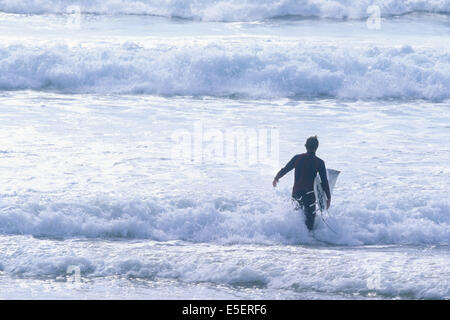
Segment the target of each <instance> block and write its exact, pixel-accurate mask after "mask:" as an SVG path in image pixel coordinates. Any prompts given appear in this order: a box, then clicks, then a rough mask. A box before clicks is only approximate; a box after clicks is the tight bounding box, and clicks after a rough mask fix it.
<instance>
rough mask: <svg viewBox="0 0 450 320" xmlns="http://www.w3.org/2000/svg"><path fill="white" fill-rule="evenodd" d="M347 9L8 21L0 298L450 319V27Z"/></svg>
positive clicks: (0, 76)
mask: <svg viewBox="0 0 450 320" xmlns="http://www.w3.org/2000/svg"><path fill="white" fill-rule="evenodd" d="M350 2H351V1H350ZM350 2H349V1H336V2H333V5H332V6H329V4H326V3H325V2H321V1H309V2H308V4H309V5H310V6H306V4H304V6H303V7H302V6H301V5H298V4H296V3H295V2H291V1H282V3H284V6H279V7H271V6H275V4H273V3H271V2H267V3H266V6H265V7H262V6H261V7H258V6H257V5H255V4H254V2H252V1H239V3H238V2H235V1H231V0H230V1H228V2H224V1H219V2H218V4H217V3H212V2H211V3H209V2H208V1H204V2H202V6H199V7H196V6H194V5H190V6H185V7H183V6H182V5H181V2H176V1H174V2H169V3H168V4H167V5H166V7H164V6H162V7H161V6H160V5H159V6H158V5H153V4H155V2H153V1H148V2H146V3H145V5H143V4H142V3H141V4H136V3H137V2H133V1H129V2H125V1H124V2H115V4H114V6H112V5H111V4H110V5H107V4H105V5H103V6H101V5H98V6H92V7H89V8H85V9H86V10H84V11H82V12H85V11H86V12H87V13H86V14H84V13H83V14H82V15H81V20H80V24H79V25H77V24H75V25H74V24H73V21H72V20H70V19H72V18H73V16H71V15H69V16H68V15H67V14H65V12H66V10H65V9H66V6H64V2H58V3H52V2H51V1H50V2H42V3H41V2H39V1H35V2H33V5H28V6H26V5H22V4H21V3H19V2H15V1H8V2H7V4H5V3H2V4H0V10H1V11H2V12H3V13H1V14H0V39H1V40H2V41H1V44H0V101H1V103H0V141H1V143H0V177H1V178H0V180H1V181H0V298H4V299H10V298H18V299H39V298H44V299H83V298H100V299H104V298H106V299H108V298H120V299H133V298H136V299H191V298H194V299H253V298H260V299H449V298H450V293H449V283H448V279H449V273H450V271H449V268H448V265H449V261H450V259H449V254H450V250H449V244H450V228H449V222H450V220H449V217H450V215H449V207H450V203H449V199H448V197H447V196H446V195H447V193H448V190H449V187H450V184H449V181H450V169H449V166H448V164H449V163H450V156H449V155H450V130H449V128H450V127H449V123H450V113H449V109H450V103H449V100H448V99H449V98H450V95H449V93H450V91H449V90H448V84H449V83H450V79H449V74H450V72H449V71H450V58H449V53H448V52H449V50H448V49H449V39H450V37H449V25H450V24H449V15H448V14H447V13H446V12H448V10H447V7H446V6H445V3H444V2H442V3H439V4H435V6H434V7H433V5H430V4H428V2H423V1H410V2H408V4H404V3H403V2H399V3H397V5H391V6H389V5H382V6H381V8H382V21H381V29H380V30H371V29H368V28H367V24H366V20H365V19H366V18H367V14H366V13H365V9H366V7H365V5H364V6H363V5H360V4H358V5H356V4H353V10H350V9H348V8H350V7H352V6H351V5H348V3H350ZM48 3H50V4H52V5H51V6H49V5H48ZM123 3H128V5H127V6H122V4H123ZM277 3H278V2H277ZM280 3H281V2H280ZM280 3H278V5H279V4H280ZM305 3H306V2H305ZM358 3H360V2H358ZM443 3H444V4H443ZM225 4H228V5H227V6H225ZM152 5H153V6H152ZM216 5H219V7H216ZM220 5H222V6H223V7H220ZM242 6H244V7H245V8H247V11H242ZM225 7H226V8H225ZM95 8H96V9H95ZM233 8H234V9H233ZM236 8H238V9H239V10H238V9H236ZM267 8H269V9H270V8H272V9H273V10H274V11H273V10H272V11H273V12H272V14H268V12H270V10H269V11H267ZM94 9H95V10H94ZM156 9H158V10H159V11H154V10H156ZM163 9H164V10H165V11H164V10H163ZM130 10H131V11H130ZM139 10H141V11H139ZM152 10H153V11H152ZM161 10H162V11H164V12H162V11H161ZM242 12H247V14H248V15H247V16H242V14H243V13H242ZM411 12H412V13H411ZM171 16H177V17H175V18H173V17H172V18H171ZM313 134H317V135H318V136H319V139H320V147H319V150H318V156H319V157H321V158H322V159H324V160H325V162H326V165H327V167H328V168H333V169H337V170H340V171H341V174H340V176H339V178H338V181H337V184H336V187H335V190H334V195H333V199H332V207H331V208H330V210H329V212H327V213H325V214H324V216H323V219H324V220H322V217H318V218H317V219H316V229H315V231H314V233H309V232H308V231H307V229H306V227H305V225H304V218H303V216H302V214H301V212H297V211H295V210H294V207H293V204H292V203H291V201H290V192H291V187H292V182H293V181H292V180H293V177H292V173H290V174H288V175H287V176H286V177H284V178H283V179H282V180H281V181H280V184H279V186H278V188H277V189H273V188H272V186H271V182H272V179H273V176H274V175H275V173H276V172H277V171H278V170H279V169H280V168H281V167H282V166H284V165H285V163H286V162H287V161H289V160H290V159H291V157H292V156H293V155H295V154H296V153H301V152H303V144H304V140H305V138H306V137H308V136H310V135H313ZM324 221H325V222H326V223H324Z"/></svg>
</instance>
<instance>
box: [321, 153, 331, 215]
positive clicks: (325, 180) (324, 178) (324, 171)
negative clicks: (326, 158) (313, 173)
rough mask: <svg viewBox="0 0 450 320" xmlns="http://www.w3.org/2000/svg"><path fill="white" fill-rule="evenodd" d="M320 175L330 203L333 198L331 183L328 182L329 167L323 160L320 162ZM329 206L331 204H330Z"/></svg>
mask: <svg viewBox="0 0 450 320" xmlns="http://www.w3.org/2000/svg"><path fill="white" fill-rule="evenodd" d="M319 175H320V181H322V188H323V191H325V194H326V195H327V199H328V203H329V202H330V200H331V193H330V185H329V184H328V178H327V168H326V167H325V162H323V161H321V163H320V164H319ZM328 206H330V205H329V204H328Z"/></svg>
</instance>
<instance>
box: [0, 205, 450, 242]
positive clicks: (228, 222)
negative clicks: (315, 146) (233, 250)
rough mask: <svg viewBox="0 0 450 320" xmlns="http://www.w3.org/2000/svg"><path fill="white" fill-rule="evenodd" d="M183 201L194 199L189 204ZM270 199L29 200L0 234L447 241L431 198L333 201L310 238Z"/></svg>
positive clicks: (7, 216)
mask: <svg viewBox="0 0 450 320" xmlns="http://www.w3.org/2000/svg"><path fill="white" fill-rule="evenodd" d="M186 200H189V201H190V202H191V204H190V205H189V206H186V205H185V203H186ZM271 201H273V203H270V202H269V201H268V200H266V201H263V200H262V199H253V200H252V202H242V201H240V200H238V199H227V198H220V199H212V200H207V199H204V200H201V201H200V200H199V201H191V199H179V201H168V202H166V203H158V201H156V200H154V201H139V200H134V201H125V202H122V201H117V200H114V199H109V200H108V199H104V200H102V201H101V202H100V201H97V202H92V203H86V204H83V205H79V204H72V203H51V204H48V205H43V204H40V205H37V204H33V203H28V204H22V205H20V206H16V207H8V208H5V209H3V210H2V211H1V214H0V232H1V233H2V234H30V235H35V236H45V237H62V238H66V237H69V238H70V237H79V236H81V237H88V238H131V239H136V238H144V239H152V240H157V241H169V240H185V241H191V242H201V243H224V244H233V243H250V244H255V243H256V244H258V243H260V244H263V243H266V244H299V243H306V244H307V243H310V244H314V243H317V240H316V239H318V240H321V241H325V242H327V243H333V244H341V245H363V244H365V245H369V244H442V245H449V244H450V233H449V223H450V220H449V216H450V215H449V207H450V206H449V203H448V201H446V200H440V201H437V200H429V201H426V202H424V203H423V204H422V205H420V206H416V207H414V208H409V207H408V206H407V205H406V204H405V205H404V206H403V207H390V206H386V205H378V206H376V207H371V208H367V207H368V206H358V205H356V204H353V205H352V206H351V207H348V206H344V205H340V204H336V205H335V208H333V210H331V213H330V214H327V215H326V216H325V219H326V222H327V224H328V225H329V226H330V227H331V228H332V229H333V230H334V231H333V230H331V229H330V228H329V227H327V226H326V225H325V224H324V223H323V221H322V220H321V218H320V217H317V222H316V224H317V225H316V228H317V230H316V231H315V232H314V233H315V236H314V237H312V235H311V234H308V231H307V230H306V227H305V225H304V218H303V215H301V214H299V212H296V211H295V210H293V208H292V207H291V206H290V204H289V203H287V204H286V203H282V202H280V199H278V200H277V199H272V200H271ZM253 202H254V204H253ZM224 203H227V204H229V205H227V206H224Z"/></svg>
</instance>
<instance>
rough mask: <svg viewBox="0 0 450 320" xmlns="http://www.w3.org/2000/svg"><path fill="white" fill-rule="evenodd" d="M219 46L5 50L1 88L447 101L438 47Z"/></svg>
mask: <svg viewBox="0 0 450 320" xmlns="http://www.w3.org/2000/svg"><path fill="white" fill-rule="evenodd" d="M247 40H248V39H247ZM224 41H225V40H223V39H222V40H217V41H214V40H212V41H206V43H205V42H195V41H194V43H193V44H185V45H177V44H173V42H172V44H170V43H164V42H159V41H156V42H154V43H152V44H151V45H148V46H141V45H140V44H139V43H135V42H126V43H124V44H122V45H120V44H117V45H108V46H104V47H102V46H93V47H91V46H83V45H76V46H67V45H65V44H64V45H63V44H44V45H41V46H39V47H38V46H34V45H23V44H17V45H6V46H5V45H3V46H1V47H0V89H1V90H20V89H32V90H49V91H58V92H63V93H72V92H78V93H132V94H133V93H147V94H160V95H168V96H172V95H194V96H198V95H210V96H236V95H237V96H246V97H252V98H273V97H323V96H328V97H339V98H356V99H358V98H363V99H364V98H369V99H371V98H408V99H414V98H423V99H447V98H450V91H449V90H448V87H449V86H450V55H449V53H448V52H445V51H441V50H440V49H430V48H414V47H411V46H402V47H394V46H388V47H383V46H369V47H343V46H340V45H329V46H326V45H311V44H307V43H301V42H297V41H295V42H294V41H274V42H271V41H268V42H264V41H250V40H248V41H244V40H242V39H241V40H239V41H235V42H233V43H230V42H229V41H228V42H224Z"/></svg>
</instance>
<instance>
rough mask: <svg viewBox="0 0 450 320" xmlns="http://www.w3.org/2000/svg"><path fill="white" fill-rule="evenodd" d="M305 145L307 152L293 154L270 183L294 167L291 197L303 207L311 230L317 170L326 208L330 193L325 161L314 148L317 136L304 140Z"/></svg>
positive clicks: (316, 146)
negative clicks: (325, 198)
mask: <svg viewBox="0 0 450 320" xmlns="http://www.w3.org/2000/svg"><path fill="white" fill-rule="evenodd" d="M305 147H306V151H307V152H306V153H302V154H297V155H295V156H294V157H293V158H292V159H291V161H289V162H288V163H287V164H286V166H285V167H284V168H282V169H281V170H280V171H279V172H278V173H277V175H276V176H275V178H274V179H273V182H272V185H273V186H274V187H276V186H277V183H278V180H279V179H280V178H281V177H283V176H284V175H285V174H286V173H288V172H289V171H291V170H292V169H294V168H295V182H294V187H293V188H292V198H294V199H295V200H297V202H298V204H299V207H300V208H301V209H303V212H304V213H305V217H306V221H305V223H306V226H307V227H308V230H312V229H313V227H314V218H315V211H316V196H315V195H314V179H315V177H316V175H317V172H318V173H319V175H320V179H321V181H322V188H323V190H324V191H325V194H326V195H327V198H328V201H327V209H328V208H329V207H330V202H331V194H330V187H329V185H328V179H327V170H326V168H325V162H324V161H323V160H322V159H320V158H318V157H317V156H316V150H317V148H318V147H319V140H318V139H317V136H314V137H309V138H308V139H307V140H306V143H305Z"/></svg>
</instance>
